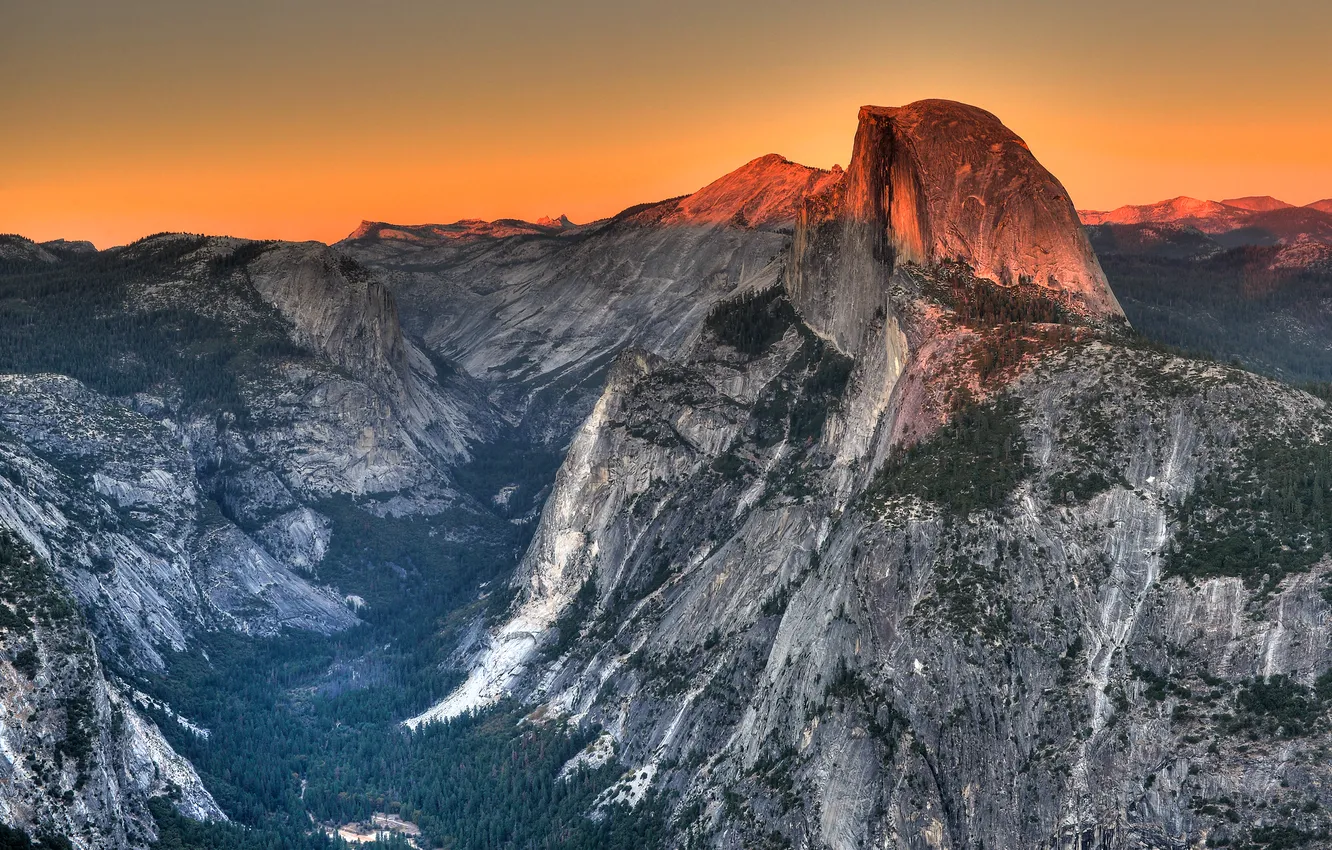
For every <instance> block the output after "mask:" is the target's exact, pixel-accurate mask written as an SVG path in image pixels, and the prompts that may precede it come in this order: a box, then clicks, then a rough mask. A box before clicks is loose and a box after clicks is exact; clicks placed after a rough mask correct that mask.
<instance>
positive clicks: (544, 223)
mask: <svg viewBox="0 0 1332 850" xmlns="http://www.w3.org/2000/svg"><path fill="white" fill-rule="evenodd" d="M536 223H537V226H539V227H556V228H559V229H560V230H566V229H568V228H570V227H577V226H578V225H576V224H574V223H573V222H572V221H569V217H568V216H567V215H564V214H563V213H561V214H560V215H559V216H558V217H557V218H551V217H550V216H548V215H543V216H542V217H541V218H539V219H537V220H536Z"/></svg>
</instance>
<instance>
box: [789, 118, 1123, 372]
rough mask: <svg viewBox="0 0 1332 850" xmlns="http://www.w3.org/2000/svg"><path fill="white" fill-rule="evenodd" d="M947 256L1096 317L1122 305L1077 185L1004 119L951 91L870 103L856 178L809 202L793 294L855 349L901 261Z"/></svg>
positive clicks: (860, 133)
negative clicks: (1077, 202)
mask: <svg viewBox="0 0 1332 850" xmlns="http://www.w3.org/2000/svg"><path fill="white" fill-rule="evenodd" d="M946 260H952V261H959V262H963V263H966V264H968V265H969V266H970V267H971V268H972V270H973V271H974V272H975V274H976V275H978V276H979V277H983V278H988V279H990V280H993V281H995V282H997V283H1000V284H1003V285H1013V284H1017V283H1019V282H1021V281H1029V282H1031V283H1034V284H1036V285H1038V286H1041V287H1043V288H1045V289H1047V290H1049V291H1050V292H1051V293H1053V294H1054V295H1055V296H1057V297H1058V298H1060V299H1061V300H1064V301H1066V302H1067V303H1069V304H1070V305H1071V306H1073V307H1074V308H1075V309H1077V310H1078V311H1079V312H1083V313H1086V314H1087V315H1090V316H1097V317H1108V316H1119V315H1121V313H1120V310H1119V305H1118V304H1117V303H1116V302H1115V298H1114V294H1113V293H1112V292H1111V291H1110V287H1109V285H1108V284H1107V283H1106V280H1105V275H1104V274H1103V273H1102V272H1101V268H1100V265H1099V264H1098V263H1097V261H1096V256H1095V254H1093V252H1092V249H1091V245H1090V244H1089V243H1088V241H1087V238H1086V236H1085V235H1084V234H1083V233H1082V230H1081V228H1080V227H1079V226H1078V216H1077V211H1076V210H1075V209H1074V207H1073V203H1072V201H1071V200H1069V197H1068V194H1067V193H1066V192H1065V191H1064V188H1063V186H1061V185H1060V184H1059V181H1058V180H1056V179H1055V178H1054V176H1053V175H1051V174H1050V172H1048V171H1046V170H1045V168H1044V167H1043V166H1041V164H1040V163H1039V162H1037V161H1036V158H1035V157H1034V156H1032V154H1031V151H1030V150H1029V149H1028V148H1027V145H1026V143H1025V142H1023V141H1022V140H1021V139H1020V138H1018V137H1017V135H1015V134H1014V133H1013V132H1012V131H1011V130H1009V129H1008V128H1007V127H1005V126H1004V125H1003V124H1002V123H1000V121H999V119H997V118H995V117H994V116H993V115H991V114H990V113H988V112H985V111H984V110H981V109H977V108H976V107H973V106H966V105H964V104H960V103H953V102H951V101H943V100H926V101H920V102H918V103H913V104H911V105H910V106H904V107H878V106H866V107H864V108H862V109H861V111H860V125H859V128H858V130H857V131H856V138H855V144H854V147H853V151H852V155H851V164H850V166H849V167H848V168H847V171H846V175H845V177H844V178H843V179H842V180H841V181H840V182H838V183H836V184H834V185H832V186H831V187H829V188H828V190H826V191H825V192H823V193H820V194H815V195H813V196H812V197H811V198H809V199H808V200H807V201H806V202H805V204H804V206H803V208H802V210H801V212H800V217H799V219H798V225H797V231H796V243H795V258H794V262H793V269H792V274H791V276H790V278H789V289H790V292H791V297H792V300H793V302H794V303H795V304H796V305H797V307H798V308H799V310H800V311H801V315H802V316H804V317H805V318H806V320H807V321H809V322H810V323H811V326H813V327H814V328H815V329H816V330H818V331H819V332H820V333H824V334H826V335H827V336H828V337H829V338H831V339H832V340H833V341H834V342H836V343H837V345H838V347H839V348H841V349H842V350H843V351H845V352H848V353H851V352H855V351H856V350H858V349H859V347H860V343H861V341H862V338H863V335H864V333H865V330H866V328H867V327H868V326H869V324H870V323H871V322H872V321H874V317H875V316H876V315H878V314H881V313H883V312H885V311H886V312H888V313H891V312H892V305H891V304H890V303H889V302H890V299H889V284H888V278H889V276H890V275H891V274H892V272H893V270H894V269H895V268H896V267H897V266H898V265H901V264H906V263H913V264H916V265H931V264H937V263H940V262H943V261H946Z"/></svg>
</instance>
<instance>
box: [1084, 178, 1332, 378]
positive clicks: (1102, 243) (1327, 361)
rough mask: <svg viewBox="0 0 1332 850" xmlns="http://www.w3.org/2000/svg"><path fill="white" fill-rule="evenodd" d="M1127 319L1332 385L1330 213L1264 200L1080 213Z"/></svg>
mask: <svg viewBox="0 0 1332 850" xmlns="http://www.w3.org/2000/svg"><path fill="white" fill-rule="evenodd" d="M1081 216H1082V220H1083V221H1084V222H1087V223H1088V227H1087V230H1088V234H1089V236H1090V238H1091V243H1092V246H1093V247H1094V248H1095V249H1096V253H1097V255H1098V257H1099V258H1100V260H1101V264H1102V266H1103V267H1104V269H1105V271H1106V274H1107V275H1108V277H1109V280H1110V282H1111V285H1112V287H1113V288H1114V290H1115V293H1116V295H1118V296H1119V300H1120V303H1121V304H1122V305H1123V307H1124V310H1125V312H1126V314H1127V315H1128V318H1129V320H1130V321H1131V322H1132V324H1133V326H1134V327H1135V328H1137V329H1138V330H1139V331H1140V332H1142V333H1144V334H1145V335H1147V336H1148V337H1150V338H1152V339H1155V340H1158V341H1161V342H1165V343H1167V344H1170V345H1174V346H1176V347H1179V348H1183V349H1187V350H1190V351H1195V352H1199V353H1203V354H1207V355H1210V356H1214V357H1219V358H1221V359H1225V360H1231V359H1234V360H1237V361H1239V362H1242V363H1243V364H1244V365H1246V366H1247V367H1249V368H1252V369H1255V370H1257V371H1260V372H1263V373H1265V374H1269V375H1272V376H1274V377H1279V378H1282V379H1284V380H1289V381H1294V382H1308V381H1332V341H1330V340H1332V337H1329V332H1332V312H1330V311H1329V304H1330V303H1332V302H1329V300H1328V296H1329V294H1330V293H1332V215H1329V214H1328V211H1325V210H1319V209H1318V205H1317V204H1311V205H1310V206H1308V207H1293V206H1291V205H1290V204H1286V203H1284V202H1282V201H1278V200H1276V199H1275V198H1270V197H1258V198H1232V199H1229V200H1226V201H1220V202H1217V201H1195V200H1193V199H1190V198H1175V199H1173V200H1170V201H1164V202H1162V203H1160V204H1155V205H1152V206H1147V207H1122V208H1120V209H1118V210H1115V211H1113V212H1110V213H1098V212H1086V211H1084V212H1082V213H1081Z"/></svg>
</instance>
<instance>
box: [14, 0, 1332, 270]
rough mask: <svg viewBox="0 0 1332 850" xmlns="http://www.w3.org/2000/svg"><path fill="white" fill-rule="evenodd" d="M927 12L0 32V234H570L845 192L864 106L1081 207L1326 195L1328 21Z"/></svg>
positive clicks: (339, 7)
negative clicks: (973, 148)
mask: <svg viewBox="0 0 1332 850" xmlns="http://www.w3.org/2000/svg"><path fill="white" fill-rule="evenodd" d="M923 5H924V4H905V3H883V2H863V3H860V2H852V3H837V4H832V5H828V6H819V5H813V4H800V5H797V4H794V3H787V2H779V3H762V4H760V3H750V2H744V3H729V4H723V3H715V2H711V3H704V2H683V3H675V4H640V3H612V2H574V3H559V4H553V3H541V4H538V3H529V2H501V3H490V4H467V5H463V4H453V3H445V4H433V3H424V2H390V3H382V4H366V3H350V2H340V1H339V2H318V3H316V2H311V0H295V1H294V2H283V3H278V4H269V3H258V2H241V3H228V4H213V3H208V4H204V3H163V2H152V1H151V0H133V2H126V3H117V4H101V3H92V2H50V3H42V4H22V5H20V4H15V3H8V4H6V6H7V8H6V11H5V13H4V26H3V27H2V28H0V74H2V75H3V77H4V79H5V80H7V81H9V85H7V87H6V89H7V90H6V94H5V104H6V109H5V112H6V116H7V117H6V125H7V129H6V131H5V132H4V133H3V134H0V163H3V164H2V165H0V232H15V233H21V234H23V235H25V236H28V237H31V238H34V239H38V240H46V239H54V238H58V237H63V238H68V239H91V240H93V241H94V242H96V243H97V244H98V245H99V247H106V246H109V245H114V244H121V243H124V242H127V241H131V240H133V239H135V238H138V237H139V236H142V235H144V234H147V233H150V232H155V231H161V230H187V231H193V232H208V233H227V234H232V235H238V236H247V237H280V238H286V239H318V240H322V241H334V240H337V239H340V238H342V237H343V236H345V235H347V234H348V233H349V232H350V231H352V230H353V229H354V228H355V227H356V226H357V225H358V224H359V223H360V222H361V220H363V219H374V220H385V221H392V222H398V223H420V222H446V221H453V220H456V219H459V218H486V219H493V218H499V217H516V218H525V219H536V218H538V217H539V216H542V215H551V216H556V215H559V214H560V213H565V214H567V215H568V216H569V217H570V218H571V219H573V220H574V221H586V220H590V219H594V218H598V217H602V216H606V215H609V214H612V213H614V212H616V211H618V210H619V209H622V208H624V207H626V206H629V205H631V204H635V203H639V202H643V201H648V200H654V199H658V198H663V197H670V196H675V195H680V194H683V193H686V192H690V191H692V190H694V189H697V188H698V187H699V186H701V185H703V184H705V183H707V182H708V181H710V180H712V179H714V178H716V177H718V176H720V175H721V174H723V173H725V172H727V171H729V170H731V169H733V168H735V167H737V166H739V165H741V164H743V163H745V162H747V161H749V160H751V159H753V158H755V157H757V156H760V155H762V154H765V153H770V152H775V153H779V154H781V155H783V156H786V157H788V158H790V159H792V160H794V161H797V162H801V163H805V164H808V165H814V166H821V167H825V168H826V167H829V166H831V165H833V164H834V163H843V164H845V161H846V157H847V155H848V153H849V151H850V144H851V136H852V133H853V131H854V128H855V120H856V113H857V108H858V107H859V106H860V105H862V104H866V103H875V104H886V105H893V104H901V103H906V102H909V101H912V100H916V99H919V98H925V97H945V98H951V99H956V100H962V101H966V102H970V103H975V104H977V105H980V106H983V107H984V108H986V109H989V110H990V111H992V112H994V113H995V114H997V115H998V116H999V117H1000V118H1001V119H1003V120H1004V122H1005V123H1006V124H1008V125H1009V126H1010V127H1012V128H1013V129H1014V130H1015V131H1016V132H1018V133H1019V134H1020V135H1022V136H1023V137H1024V138H1025V139H1026V141H1027V142H1028V143H1029V145H1030V146H1031V148H1032V150H1033V151H1034V152H1035V153H1036V154H1037V156H1038V157H1039V158H1040V160H1041V161H1042V162H1043V163H1044V164H1045V165H1046V166H1047V167H1049V169H1050V170H1051V171H1052V172H1053V173H1055V174H1056V175H1057V176H1058V177H1059V178H1060V179H1061V180H1062V181H1063V182H1064V184H1065V186H1066V187H1067V188H1068V190H1069V191H1070V193H1071V194H1072V196H1073V199H1074V201H1075V202H1076V203H1077V205H1078V206H1079V207H1082V208H1095V209H1109V208H1112V207H1116V206H1119V205H1121V204H1126V203H1148V202H1153V201H1157V200H1161V199H1163V198H1167V197H1173V196H1176V195H1189V196H1193V197H1198V198H1228V197H1235V196H1243V195H1258V194H1263V195H1267V194H1270V195H1275V196H1277V197H1280V198H1282V199H1284V200H1286V201H1289V202H1292V203H1296V204H1307V203H1309V202H1312V201H1315V200H1318V199H1320V198H1327V197H1330V196H1332V58H1330V57H1329V54H1328V52H1327V51H1326V49H1325V44H1324V42H1325V39H1326V35H1327V33H1328V32H1329V31H1332V7H1330V6H1329V5H1328V4H1326V3H1322V2H1319V3H1315V2H1285V3H1281V2H1278V3H1268V4H1264V5H1263V6H1262V7H1257V6H1255V5H1254V4H1251V3H1243V2H1214V3H1206V4H1203V3H1160V2H1156V3H1149V2H1137V0H1132V2H1125V3H1121V4H1118V7H1117V8H1116V11H1115V14H1114V15H1113V16H1106V15H1104V13H1103V11H1091V10H1092V9H1094V8H1095V7H1093V6H1091V5H1090V4H1076V5H1077V6H1078V8H1076V9H1070V8H1068V7H1069V6H1071V5H1075V4H1063V3H1053V2H1032V1H1031V0H1028V2H1019V3H1014V4H1002V5H1000V4H982V3H978V2H962V0H951V2H943V3H936V4H931V8H930V9H929V10H925V9H923V8H922V6H923ZM1260 9H1261V12H1259V10H1260Z"/></svg>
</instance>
